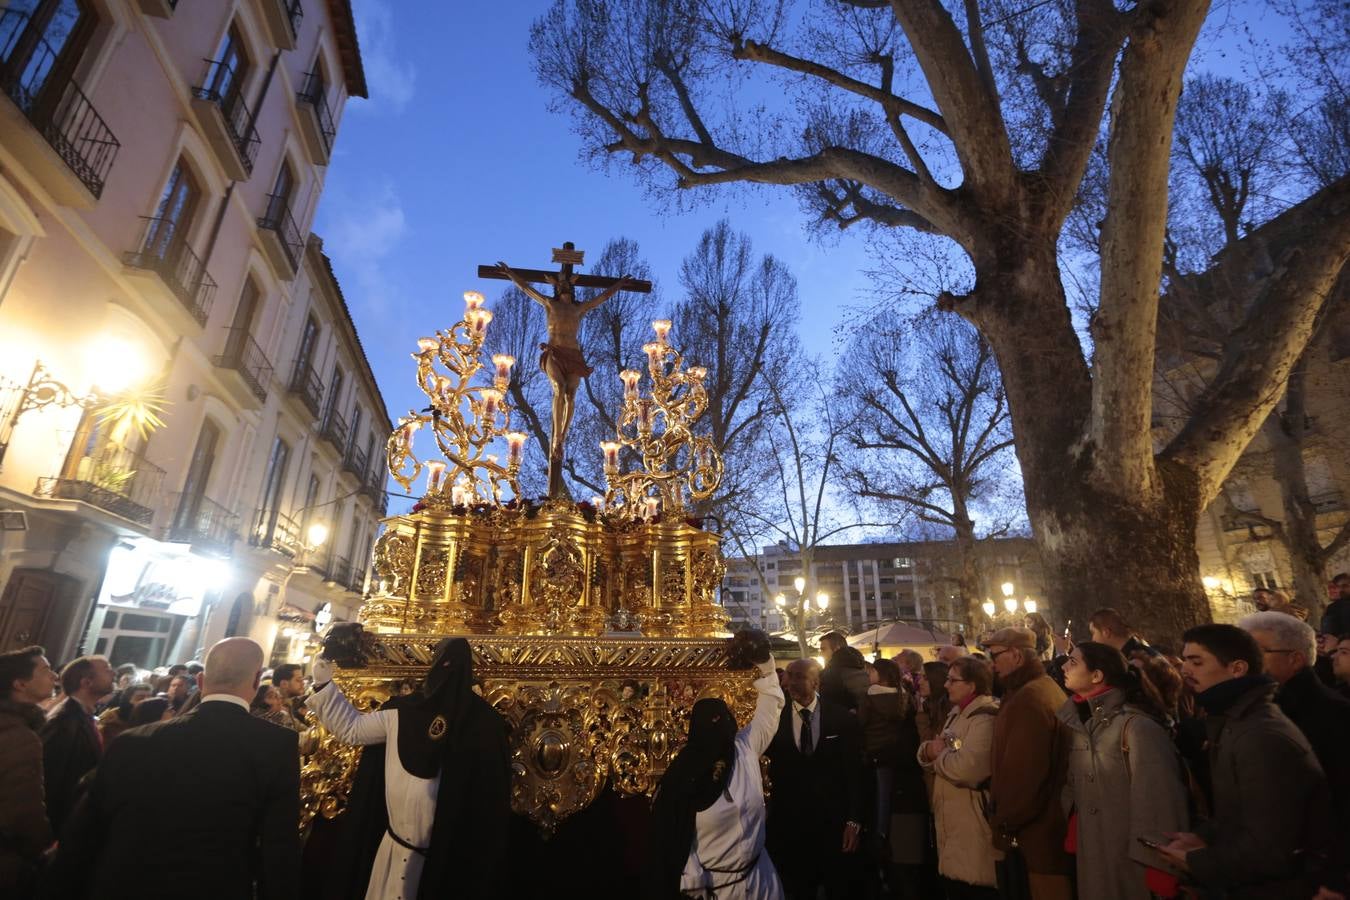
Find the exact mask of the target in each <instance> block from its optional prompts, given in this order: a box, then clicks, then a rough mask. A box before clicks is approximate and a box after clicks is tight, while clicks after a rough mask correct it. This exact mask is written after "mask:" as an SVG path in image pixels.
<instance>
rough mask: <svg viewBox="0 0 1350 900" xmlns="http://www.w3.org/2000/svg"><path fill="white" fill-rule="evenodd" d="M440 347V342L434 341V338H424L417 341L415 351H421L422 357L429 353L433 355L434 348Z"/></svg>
mask: <svg viewBox="0 0 1350 900" xmlns="http://www.w3.org/2000/svg"><path fill="white" fill-rule="evenodd" d="M440 345H441V342H440V341H438V340H436V339H435V338H431V337H424V338H418V339H417V349H418V350H420V351H422V355H424V356H425V355H427V354H429V353H434V352H435V351H436V348H437V347H439V346H440Z"/></svg>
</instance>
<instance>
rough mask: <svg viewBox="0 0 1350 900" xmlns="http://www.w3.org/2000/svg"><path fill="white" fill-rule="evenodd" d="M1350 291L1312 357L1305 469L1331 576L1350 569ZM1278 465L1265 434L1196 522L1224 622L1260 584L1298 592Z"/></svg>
mask: <svg viewBox="0 0 1350 900" xmlns="http://www.w3.org/2000/svg"><path fill="white" fill-rule="evenodd" d="M1345 296H1346V295H1345V291H1344V290H1342V291H1341V292H1340V294H1339V295H1338V297H1339V299H1340V303H1339V304H1337V305H1335V306H1334V308H1332V309H1331V310H1329V312H1328V322H1327V324H1326V326H1324V327H1323V328H1322V330H1321V331H1320V333H1319V334H1318V336H1317V338H1316V339H1315V340H1314V342H1313V344H1312V345H1311V346H1310V347H1309V349H1308V350H1307V352H1306V355H1305V372H1306V374H1305V376H1304V377H1305V385H1306V389H1305V396H1306V405H1307V408H1306V426H1307V429H1308V431H1307V437H1306V439H1305V440H1304V444H1303V448H1302V457H1303V474H1304V478H1305V481H1306V486H1307V490H1308V499H1309V501H1310V502H1311V504H1312V506H1313V509H1314V510H1315V515H1316V527H1317V538H1318V543H1319V544H1320V545H1321V546H1322V547H1324V548H1326V547H1333V548H1336V547H1338V549H1334V550H1333V552H1332V553H1330V554H1329V556H1328V557H1327V560H1326V563H1325V570H1326V571H1325V574H1326V576H1327V577H1328V578H1330V577H1331V576H1332V575H1335V574H1337V573H1340V572H1346V571H1350V543H1347V542H1345V539H1344V537H1340V538H1339V540H1340V541H1341V543H1340V544H1339V545H1337V544H1336V543H1335V542H1336V541H1337V540H1338V535H1341V534H1342V532H1343V531H1344V530H1345V529H1346V528H1347V522H1348V521H1350V500H1348V498H1350V443H1348V442H1347V441H1344V440H1342V439H1341V433H1340V430H1339V429H1340V426H1341V424H1342V421H1343V420H1342V416H1345V415H1346V410H1347V409H1350V309H1348V308H1347V305H1346V303H1345V302H1344V301H1345ZM1275 471H1276V467H1275V464H1274V461H1273V455H1272V449H1271V446H1270V440H1269V437H1268V436H1267V435H1266V434H1264V433H1258V434H1257V436H1256V437H1255V439H1253V440H1252V443H1251V444H1250V445H1249V446H1248V447H1247V449H1246V450H1245V451H1244V452H1243V454H1242V457H1241V459H1240V460H1239V461H1238V464H1237V465H1236V466H1234V468H1233V472H1232V473H1231V474H1230V475H1229V477H1228V478H1227V479H1226V480H1225V481H1224V486H1223V492H1222V494H1221V496H1220V497H1219V498H1218V499H1217V500H1215V502H1213V503H1211V504H1210V505H1209V507H1208V508H1207V509H1206V510H1205V512H1204V513H1203V514H1202V515H1201V517H1200V522H1199V525H1198V527H1197V528H1196V547H1197V550H1198V551H1199V556H1200V572H1201V575H1202V576H1203V578H1204V584H1205V590H1206V591H1207V593H1208V594H1209V597H1210V607H1211V609H1212V610H1213V612H1214V616H1215V618H1217V619H1220V620H1222V621H1232V620H1234V619H1236V618H1239V617H1241V616H1242V615H1244V614H1246V613H1248V612H1251V611H1252V610H1253V609H1254V607H1253V606H1252V605H1251V592H1252V591H1253V590H1254V589H1256V588H1258V587H1268V588H1272V589H1274V590H1279V591H1283V592H1285V593H1287V594H1289V595H1291V596H1292V595H1294V594H1296V593H1297V590H1296V587H1295V582H1294V573H1293V567H1292V565H1291V564H1290V557H1289V550H1288V547H1287V546H1286V544H1285V543H1284V541H1283V540H1282V539H1281V536H1280V532H1281V530H1282V528H1283V523H1284V519H1285V513H1284V503H1283V499H1282V496H1281V489H1280V484H1279V482H1278V481H1277V479H1276V476H1275ZM1322 599H1323V601H1325V598H1322ZM1314 624H1316V622H1314Z"/></svg>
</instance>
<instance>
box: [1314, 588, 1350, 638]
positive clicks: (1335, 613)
mask: <svg viewBox="0 0 1350 900" xmlns="http://www.w3.org/2000/svg"><path fill="white" fill-rule="evenodd" d="M1318 631H1320V632H1322V633H1323V634H1334V635H1337V636H1339V635H1342V634H1350V597H1341V598H1339V599H1337V600H1333V601H1332V602H1331V603H1329V604H1327V608H1326V609H1325V610H1323V611H1322V627H1321V628H1319V629H1318Z"/></svg>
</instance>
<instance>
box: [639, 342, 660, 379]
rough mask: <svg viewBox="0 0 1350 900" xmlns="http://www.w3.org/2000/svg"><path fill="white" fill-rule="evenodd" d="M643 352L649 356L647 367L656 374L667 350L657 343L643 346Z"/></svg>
mask: <svg viewBox="0 0 1350 900" xmlns="http://www.w3.org/2000/svg"><path fill="white" fill-rule="evenodd" d="M642 352H643V353H645V354H647V367H648V368H649V369H651V370H652V371H653V372H655V371H656V370H657V369H658V368H659V367H660V365H661V357H663V356H664V355H665V353H666V348H665V347H663V346H661V345H660V344H658V343H656V342H655V341H653V342H651V343H650V344H643V345H642Z"/></svg>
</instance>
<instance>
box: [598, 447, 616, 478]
mask: <svg viewBox="0 0 1350 900" xmlns="http://www.w3.org/2000/svg"><path fill="white" fill-rule="evenodd" d="M600 449H601V450H603V451H604V453H605V471H606V472H617V471H618V470H619V444H618V442H617V441H601V442H600Z"/></svg>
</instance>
